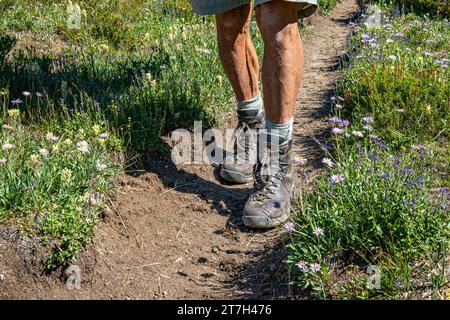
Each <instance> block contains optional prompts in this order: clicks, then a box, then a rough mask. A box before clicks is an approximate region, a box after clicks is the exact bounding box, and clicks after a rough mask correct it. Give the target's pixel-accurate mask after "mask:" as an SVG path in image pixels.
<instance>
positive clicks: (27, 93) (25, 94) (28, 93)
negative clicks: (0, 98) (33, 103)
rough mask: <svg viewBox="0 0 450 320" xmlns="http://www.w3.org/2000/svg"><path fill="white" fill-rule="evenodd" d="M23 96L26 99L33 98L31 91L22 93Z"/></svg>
mask: <svg viewBox="0 0 450 320" xmlns="http://www.w3.org/2000/svg"><path fill="white" fill-rule="evenodd" d="M22 95H23V96H24V97H31V92H30V91H22Z"/></svg>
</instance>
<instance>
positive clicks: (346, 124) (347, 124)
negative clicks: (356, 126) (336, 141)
mask: <svg viewBox="0 0 450 320" xmlns="http://www.w3.org/2000/svg"><path fill="white" fill-rule="evenodd" d="M349 125H350V121H348V120H342V122H341V126H343V127H347V126H349Z"/></svg>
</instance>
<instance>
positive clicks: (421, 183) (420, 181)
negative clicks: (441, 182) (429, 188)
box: [416, 178, 425, 188]
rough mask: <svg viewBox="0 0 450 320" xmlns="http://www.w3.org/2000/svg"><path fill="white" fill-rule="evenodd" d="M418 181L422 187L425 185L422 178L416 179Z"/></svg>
mask: <svg viewBox="0 0 450 320" xmlns="http://www.w3.org/2000/svg"><path fill="white" fill-rule="evenodd" d="M416 183H417V184H418V185H419V186H420V187H422V188H423V187H424V186H425V183H424V182H423V181H422V180H421V179H420V178H417V179H416Z"/></svg>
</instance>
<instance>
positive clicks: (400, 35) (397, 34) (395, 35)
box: [394, 32, 405, 38]
mask: <svg viewBox="0 0 450 320" xmlns="http://www.w3.org/2000/svg"><path fill="white" fill-rule="evenodd" d="M394 37H396V38H404V37H405V35H404V34H403V33H401V32H398V33H396V34H394Z"/></svg>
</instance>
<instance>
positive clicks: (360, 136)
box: [352, 130, 364, 138]
mask: <svg viewBox="0 0 450 320" xmlns="http://www.w3.org/2000/svg"><path fill="white" fill-rule="evenodd" d="M352 134H353V135H354V136H355V137H357V138H362V137H364V133H362V132H361V131H356V130H353V131H352Z"/></svg>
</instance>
